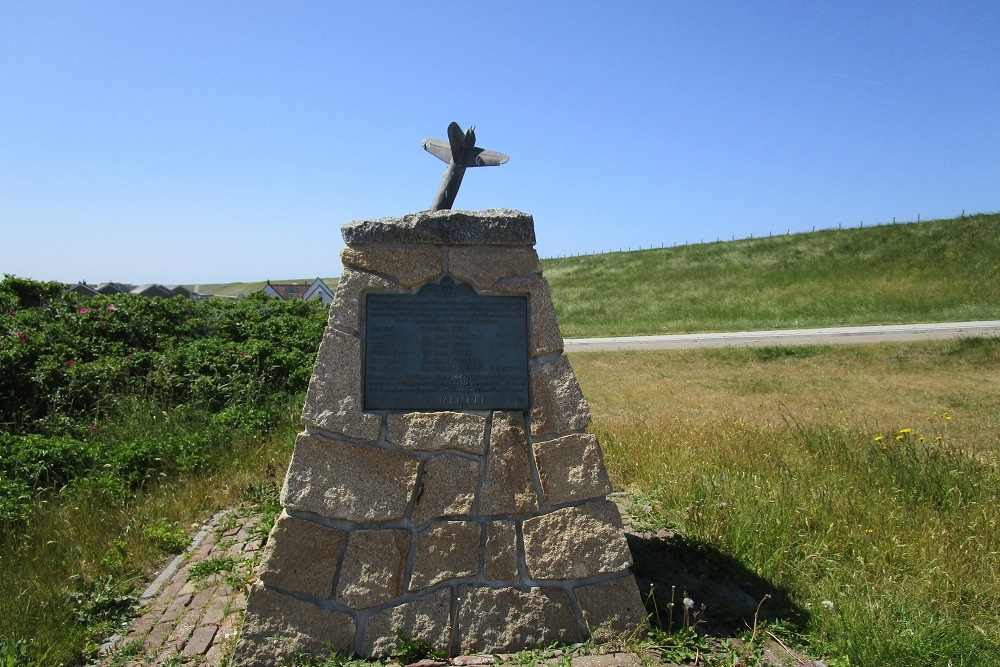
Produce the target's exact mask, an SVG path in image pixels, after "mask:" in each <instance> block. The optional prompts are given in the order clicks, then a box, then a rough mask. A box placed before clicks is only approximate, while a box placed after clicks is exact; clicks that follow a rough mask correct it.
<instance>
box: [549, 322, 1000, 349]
mask: <svg viewBox="0 0 1000 667" xmlns="http://www.w3.org/2000/svg"><path fill="white" fill-rule="evenodd" d="M959 336H1000V321H997V320H993V321H986V322H943V323H939V324H888V325H883V326H868V327H830V328H826V329H778V330H774V331H737V332H733V333H701V334H670V335H662V336H619V337H615V338H569V339H567V340H566V341H565V349H566V351H567V352H605V351H610V350H682V349H686V348H692V347H751V346H757V347H761V346H766V345H817V344H822V345H829V344H837V343H885V342H893V341H911V340H937V339H942V338H957V337H959Z"/></svg>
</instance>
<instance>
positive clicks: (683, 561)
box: [626, 530, 809, 637]
mask: <svg viewBox="0 0 1000 667" xmlns="http://www.w3.org/2000/svg"><path fill="white" fill-rule="evenodd" d="M626 538H627V539H628V546H629V549H630V550H631V551H632V558H633V559H634V560H635V564H634V565H633V568H632V570H633V572H634V574H635V579H636V583H637V584H638V585H639V591H640V592H641V593H642V597H643V600H644V601H645V602H646V607H647V611H648V612H650V613H651V614H652V615H653V616H652V619H651V620H652V623H654V624H656V625H659V626H660V627H661V628H662V629H664V630H668V629H672V630H677V629H678V628H680V627H682V626H683V625H684V606H683V600H684V597H685V596H687V597H689V598H691V599H692V600H693V601H694V607H693V608H692V609H691V610H690V612H689V616H690V619H691V621H693V619H694V615H695V614H696V613H698V611H699V610H700V609H701V608H702V605H704V615H703V616H702V618H701V620H700V622H699V624H698V629H699V631H704V632H706V633H708V634H711V635H714V636H716V637H735V636H737V635H739V634H740V633H742V632H743V631H746V630H748V629H750V628H752V627H753V626H754V616H755V614H757V620H758V622H759V621H765V620H766V621H770V622H782V623H785V624H789V625H791V626H792V627H793V628H795V629H797V630H801V629H803V628H804V627H805V625H806V623H807V622H808V619H809V615H808V614H809V612H807V611H806V610H805V609H803V608H802V607H799V606H798V605H796V604H794V603H793V602H792V601H791V599H790V598H789V595H788V591H787V590H786V589H783V588H780V587H778V586H775V585H774V584H772V583H771V582H769V581H768V580H766V579H765V578H763V577H761V576H760V575H759V574H757V573H756V572H753V571H751V570H749V569H747V567H746V566H745V565H743V563H741V562H739V561H738V560H736V559H735V558H733V557H732V556H729V555H727V554H724V553H722V552H721V551H719V550H718V549H717V548H715V547H714V546H713V545H711V544H709V543H707V542H703V541H700V540H696V539H692V538H689V537H685V536H684V535H681V534H679V533H673V532H671V531H665V530H661V531H658V532H657V533H655V534H636V533H632V532H626ZM650 591H652V596H651V595H650ZM765 596H769V597H768V598H767V600H766V601H764V602H763V604H761V601H762V600H764V598H765ZM671 601H672V602H673V606H671ZM758 607H759V612H758ZM671 614H672V618H671Z"/></svg>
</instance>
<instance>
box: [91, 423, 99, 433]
mask: <svg viewBox="0 0 1000 667" xmlns="http://www.w3.org/2000/svg"><path fill="white" fill-rule="evenodd" d="M100 430H101V429H99V428H97V424H91V425H90V432H91V433H97V432H98V431H100Z"/></svg>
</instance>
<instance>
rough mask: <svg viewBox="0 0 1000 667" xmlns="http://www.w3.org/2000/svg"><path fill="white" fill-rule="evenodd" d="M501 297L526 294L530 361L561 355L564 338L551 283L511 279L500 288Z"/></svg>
mask: <svg viewBox="0 0 1000 667" xmlns="http://www.w3.org/2000/svg"><path fill="white" fill-rule="evenodd" d="M497 291H498V292H499V293H501V294H527V295H528V298H529V301H530V303H531V307H530V308H529V309H528V310H529V312H530V313H531V350H530V352H531V358H532V359H535V358H537V357H541V356H544V355H546V354H552V353H553V352H562V349H563V337H562V332H561V331H560V330H559V321H558V320H556V309H555V307H554V306H553V305H552V291H551V290H550V289H549V283H548V281H547V280H545V279H544V278H542V277H541V276H540V275H534V276H526V277H523V278H511V279H510V280H504V281H503V282H501V283H500V284H499V285H497Z"/></svg>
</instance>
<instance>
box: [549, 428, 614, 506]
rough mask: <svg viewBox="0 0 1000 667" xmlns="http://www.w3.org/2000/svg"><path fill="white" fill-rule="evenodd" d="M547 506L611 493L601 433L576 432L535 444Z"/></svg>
mask: <svg viewBox="0 0 1000 667" xmlns="http://www.w3.org/2000/svg"><path fill="white" fill-rule="evenodd" d="M532 449H533V450H534V453H535V465H536V466H537V468H538V476H539V478H540V479H541V480H542V495H543V497H544V499H545V504H546V505H561V504H563V503H571V502H575V501H577V500H586V499H587V498H598V497H603V496H606V495H607V494H609V493H611V491H612V488H611V480H610V479H608V471H607V469H606V468H605V467H604V457H603V456H602V455H601V446H600V445H599V444H598V442H597V436H596V435H592V434H590V433H573V434H570V435H565V436H563V437H561V438H555V439H554V440H547V441H545V442H536V443H535V444H534V445H532Z"/></svg>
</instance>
